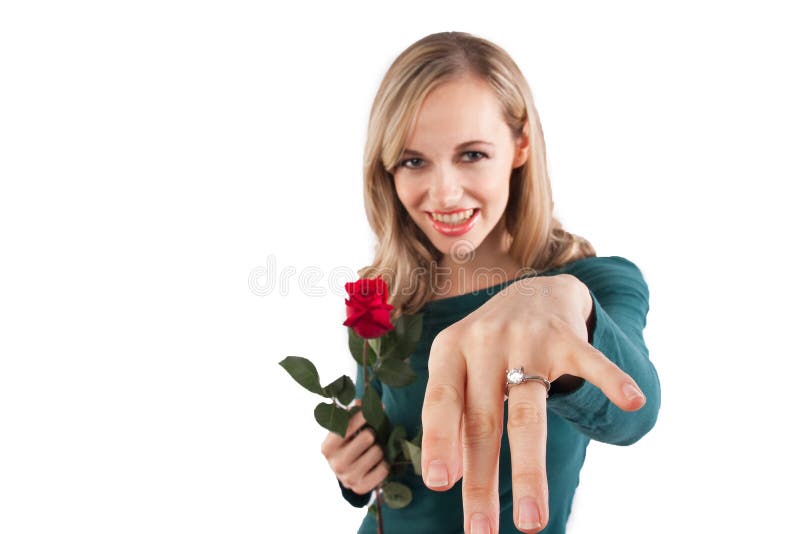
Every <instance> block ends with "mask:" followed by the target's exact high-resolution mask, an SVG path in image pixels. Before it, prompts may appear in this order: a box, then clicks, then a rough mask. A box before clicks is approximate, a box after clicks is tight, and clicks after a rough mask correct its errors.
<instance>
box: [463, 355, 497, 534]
mask: <svg viewBox="0 0 800 534" xmlns="http://www.w3.org/2000/svg"><path fill="white" fill-rule="evenodd" d="M498 362H499V359H498V357H497V355H496V354H491V353H488V352H483V353H481V347H477V351H476V354H475V356H474V357H471V358H470V360H469V362H468V364H469V375H468V378H467V391H466V403H465V410H464V436H463V440H464V441H463V443H464V453H463V454H464V480H463V482H462V486H461V491H462V497H463V500H464V525H465V527H468V528H469V529H468V530H467V534H489V533H497V532H498V531H499V522H500V496H499V493H498V470H499V460H500V440H501V438H502V437H503V408H504V403H503V389H504V382H505V373H504V371H503V369H498ZM501 367H502V364H501Z"/></svg>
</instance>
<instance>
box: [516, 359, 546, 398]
mask: <svg viewBox="0 0 800 534" xmlns="http://www.w3.org/2000/svg"><path fill="white" fill-rule="evenodd" d="M528 380H536V381H537V382H541V383H542V384H544V387H546V388H547V393H546V396H545V398H547V397H549V396H550V381H549V380H548V379H546V378H545V377H543V376H538V375H526V374H525V370H524V369H523V368H522V367H514V368H513V369H511V370H510V371H509V370H508V369H506V396H508V389H509V387H511V386H516V385H517V384H522V383H523V382H527V381H528Z"/></svg>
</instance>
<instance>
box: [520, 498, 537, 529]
mask: <svg viewBox="0 0 800 534" xmlns="http://www.w3.org/2000/svg"><path fill="white" fill-rule="evenodd" d="M540 526H542V519H541V516H540V515H539V508H538V507H537V506H536V501H535V500H534V499H533V498H532V497H523V498H522V499H520V500H519V528H522V529H525V530H529V529H532V528H539V527H540Z"/></svg>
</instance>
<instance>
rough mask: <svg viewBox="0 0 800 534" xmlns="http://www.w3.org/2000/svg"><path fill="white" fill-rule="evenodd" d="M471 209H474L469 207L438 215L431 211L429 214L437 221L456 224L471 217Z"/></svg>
mask: <svg viewBox="0 0 800 534" xmlns="http://www.w3.org/2000/svg"><path fill="white" fill-rule="evenodd" d="M473 211H475V210H472V209H469V210H465V211H462V212H460V213H455V214H452V215H439V214H438V213H431V216H432V217H433V218H434V219H435V220H437V221H439V222H443V223H446V224H458V223H460V222H463V221H465V220H467V219H469V218H470V217H472V213H473Z"/></svg>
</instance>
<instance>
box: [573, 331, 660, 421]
mask: <svg viewBox="0 0 800 534" xmlns="http://www.w3.org/2000/svg"><path fill="white" fill-rule="evenodd" d="M563 339H565V340H566V343H567V345H568V346H567V349H566V350H568V351H569V353H570V354H572V359H573V367H575V368H577V369H578V371H577V372H575V373H569V374H575V375H577V376H580V377H582V378H584V379H585V380H588V381H589V382H591V383H592V384H594V385H595V386H597V387H598V388H599V389H600V390H601V391H602V392H603V394H604V395H605V396H606V397H608V399H609V400H610V401H611V402H613V403H614V404H615V405H617V406H618V407H619V408H620V409H621V410H625V411H626V412H635V411H636V410H639V409H640V408H641V407H642V406H644V405H645V404H646V403H647V398H646V397H645V396H644V393H642V391H641V389H640V388H639V386H638V385H637V384H636V381H635V380H634V379H633V378H631V376H630V375H629V374H628V373H626V372H625V371H623V370H622V369H620V368H619V367H618V366H617V365H616V364H615V363H614V362H612V361H611V360H609V359H608V357H606V355H605V354H603V353H602V352H600V351H599V350H597V349H596V348H595V347H594V346H592V345H591V344H590V343H587V342H585V341H583V340H581V339H580V338H578V337H577V336H571V335H567V336H563Z"/></svg>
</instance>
